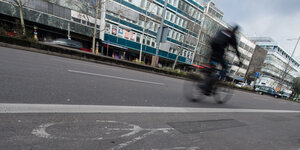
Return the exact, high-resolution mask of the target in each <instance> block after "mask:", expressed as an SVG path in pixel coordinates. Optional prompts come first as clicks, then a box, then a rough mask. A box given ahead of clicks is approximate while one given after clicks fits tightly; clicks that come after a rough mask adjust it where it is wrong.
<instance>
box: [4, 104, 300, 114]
mask: <svg viewBox="0 0 300 150" xmlns="http://www.w3.org/2000/svg"><path fill="white" fill-rule="evenodd" d="M233 112H239V113H300V111H299V110H271V109H231V108H193V107H151V106H114V105H66V104H17V103H0V113H233Z"/></svg>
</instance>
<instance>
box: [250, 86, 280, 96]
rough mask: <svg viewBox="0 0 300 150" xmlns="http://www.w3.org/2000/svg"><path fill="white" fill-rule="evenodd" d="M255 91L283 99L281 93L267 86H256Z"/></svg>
mask: <svg viewBox="0 0 300 150" xmlns="http://www.w3.org/2000/svg"><path fill="white" fill-rule="evenodd" d="M255 91H256V92H257V93H258V94H260V95H263V94H266V95H271V96H274V97H275V98H278V97H281V94H280V93H277V92H276V91H275V90H274V89H273V88H271V87H267V86H256V88H255Z"/></svg>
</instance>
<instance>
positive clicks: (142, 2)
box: [141, 0, 145, 8]
mask: <svg viewBox="0 0 300 150" xmlns="http://www.w3.org/2000/svg"><path fill="white" fill-rule="evenodd" d="M144 7H145V0H141V8H144Z"/></svg>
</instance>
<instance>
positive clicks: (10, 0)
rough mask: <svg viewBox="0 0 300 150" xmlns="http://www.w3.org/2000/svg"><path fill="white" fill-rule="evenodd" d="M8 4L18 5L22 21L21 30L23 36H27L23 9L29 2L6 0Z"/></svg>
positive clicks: (24, 0) (26, 0)
mask: <svg viewBox="0 0 300 150" xmlns="http://www.w3.org/2000/svg"><path fill="white" fill-rule="evenodd" d="M5 1H6V2H9V3H11V4H12V5H17V6H18V8H19V14H20V20H21V28H22V34H23V36H25V35H26V28H25V23H24V15H23V8H24V6H25V5H26V4H27V3H28V1H29V0H5Z"/></svg>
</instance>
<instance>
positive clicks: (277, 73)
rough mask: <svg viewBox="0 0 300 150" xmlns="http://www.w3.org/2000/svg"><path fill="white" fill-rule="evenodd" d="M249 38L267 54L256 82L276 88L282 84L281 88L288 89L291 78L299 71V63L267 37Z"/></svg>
mask: <svg viewBox="0 0 300 150" xmlns="http://www.w3.org/2000/svg"><path fill="white" fill-rule="evenodd" d="M250 39H251V40H252V41H254V42H255V43H256V44H257V45H259V46H260V47H262V48H264V49H265V50H266V51H267V56H266V59H265V61H264V65H263V67H262V69H261V72H262V74H261V76H260V77H259V80H257V83H256V84H258V85H266V86H269V87H273V88H275V89H277V90H279V87H280V86H282V88H281V90H290V87H291V84H292V82H293V79H294V78H295V77H297V76H298V73H299V71H300V68H299V67H300V63H299V62H298V61H297V60H296V59H294V58H292V57H291V55H290V54H289V53H288V52H287V51H285V50H284V49H283V48H282V47H280V46H279V45H278V43H276V42H275V41H274V40H273V39H271V38H269V37H254V38H250ZM289 61H290V63H289ZM288 63H289V65H288ZM283 77H284V78H283ZM282 79H283V82H282ZM280 82H282V85H280Z"/></svg>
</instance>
